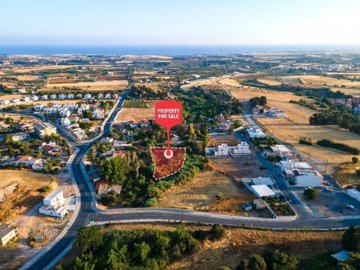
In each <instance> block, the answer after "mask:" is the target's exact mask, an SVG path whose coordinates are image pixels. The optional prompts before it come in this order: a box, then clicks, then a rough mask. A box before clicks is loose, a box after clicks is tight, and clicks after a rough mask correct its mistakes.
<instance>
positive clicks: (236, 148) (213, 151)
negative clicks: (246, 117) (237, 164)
mask: <svg viewBox="0 0 360 270" xmlns="http://www.w3.org/2000/svg"><path fill="white" fill-rule="evenodd" d="M205 152H206V155H207V156H215V157H219V156H229V155H230V156H236V155H247V154H250V153H251V152H250V149H249V145H248V144H247V142H240V143H238V144H237V145H233V146H231V145H230V146H229V145H228V144H227V143H222V144H220V145H218V146H216V147H206V149H205Z"/></svg>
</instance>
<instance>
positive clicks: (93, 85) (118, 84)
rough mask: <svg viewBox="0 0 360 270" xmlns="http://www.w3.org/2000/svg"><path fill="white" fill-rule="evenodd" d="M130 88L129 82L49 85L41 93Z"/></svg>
mask: <svg viewBox="0 0 360 270" xmlns="http://www.w3.org/2000/svg"><path fill="white" fill-rule="evenodd" d="M127 86H128V81H127V80H118V81H97V82H77V83H56V84H47V85H46V87H45V88H42V89H41V90H40V92H41V91H54V92H56V91H62V90H65V89H66V90H67V89H72V88H77V89H80V90H84V91H85V90H86V91H110V90H121V89H123V88H125V87H127Z"/></svg>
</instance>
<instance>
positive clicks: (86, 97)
mask: <svg viewBox="0 0 360 270" xmlns="http://www.w3.org/2000/svg"><path fill="white" fill-rule="evenodd" d="M91 98H92V96H91V94H85V95H84V97H83V99H91Z"/></svg>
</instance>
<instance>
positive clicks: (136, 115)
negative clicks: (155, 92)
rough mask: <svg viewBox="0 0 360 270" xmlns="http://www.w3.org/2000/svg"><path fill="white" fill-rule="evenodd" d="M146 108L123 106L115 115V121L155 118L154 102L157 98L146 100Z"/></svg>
mask: <svg viewBox="0 0 360 270" xmlns="http://www.w3.org/2000/svg"><path fill="white" fill-rule="evenodd" d="M145 102H146V103H147V104H148V107H147V108H123V109H122V110H121V111H120V112H119V113H118V115H117V116H116V119H115V122H128V121H141V120H154V119H155V103H156V102H158V100H146V101H145Z"/></svg>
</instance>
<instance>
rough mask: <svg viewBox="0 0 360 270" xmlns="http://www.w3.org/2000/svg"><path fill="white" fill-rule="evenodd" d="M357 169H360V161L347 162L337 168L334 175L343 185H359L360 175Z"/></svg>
mask: <svg viewBox="0 0 360 270" xmlns="http://www.w3.org/2000/svg"><path fill="white" fill-rule="evenodd" d="M357 170H360V163H357V164H354V163H345V164H343V165H341V166H340V167H338V168H336V170H335V172H334V174H333V176H334V178H335V179H337V180H338V182H339V183H340V184H341V185H342V186H343V187H347V186H352V185H359V184H360V176H359V175H357V174H356V171H357Z"/></svg>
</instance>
